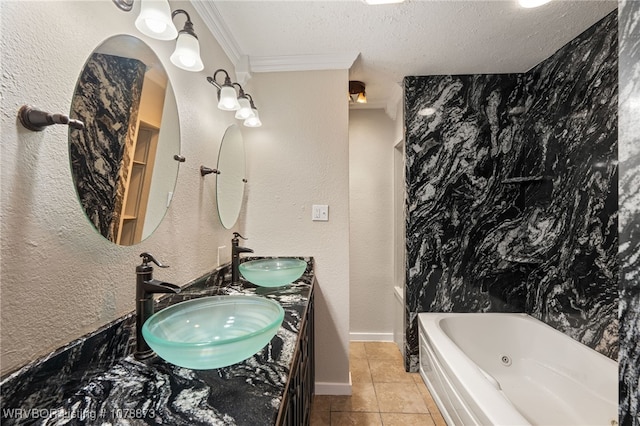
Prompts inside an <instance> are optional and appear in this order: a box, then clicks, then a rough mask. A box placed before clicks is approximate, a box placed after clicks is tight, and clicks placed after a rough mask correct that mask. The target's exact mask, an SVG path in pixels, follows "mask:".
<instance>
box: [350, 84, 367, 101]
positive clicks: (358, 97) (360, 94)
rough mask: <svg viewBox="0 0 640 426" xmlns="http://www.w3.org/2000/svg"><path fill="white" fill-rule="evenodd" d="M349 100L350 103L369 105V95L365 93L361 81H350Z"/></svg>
mask: <svg viewBox="0 0 640 426" xmlns="http://www.w3.org/2000/svg"><path fill="white" fill-rule="evenodd" d="M349 100H350V102H356V103H359V104H366V103H367V93H366V92H365V85H364V83H363V82H361V81H354V80H352V81H349Z"/></svg>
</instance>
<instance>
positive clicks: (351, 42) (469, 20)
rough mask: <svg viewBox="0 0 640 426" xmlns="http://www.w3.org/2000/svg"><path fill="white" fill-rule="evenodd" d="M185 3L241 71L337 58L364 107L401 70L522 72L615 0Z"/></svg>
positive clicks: (393, 85) (392, 91) (375, 103)
mask: <svg viewBox="0 0 640 426" xmlns="http://www.w3.org/2000/svg"><path fill="white" fill-rule="evenodd" d="M192 3H193V4H194V6H195V7H196V10H198V12H199V13H200V15H202V16H203V19H204V20H205V22H206V23H207V25H208V26H209V27H210V29H211V31H212V33H213V34H214V35H216V38H217V39H218V40H219V41H221V40H220V39H221V36H222V38H224V39H225V40H223V41H221V44H222V45H223V48H225V50H226V51H227V53H229V51H228V49H231V50H233V53H232V54H231V55H230V56H232V60H237V58H233V56H236V57H243V56H248V58H249V64H248V68H249V71H252V72H256V71H258V72H259V71H265V70H267V69H271V68H261V66H262V65H263V64H265V63H269V64H273V63H276V64H279V65H284V66H285V68H284V69H291V70H295V69H298V68H296V66H297V64H298V65H299V69H310V68H317V69H322V66H318V63H320V62H322V61H325V62H331V60H332V59H335V58H338V59H337V60H336V63H339V64H342V63H348V65H346V67H347V68H350V78H351V79H352V80H362V81H364V82H365V83H366V85H367V96H368V99H369V104H368V106H369V107H384V106H385V105H386V104H387V103H388V102H390V101H393V102H395V101H396V100H397V99H398V97H399V94H400V93H401V91H400V89H399V85H398V83H399V82H401V81H402V78H403V77H404V76H407V75H429V74H465V73H509V72H523V71H527V70H529V69H531V68H532V67H533V66H535V65H536V64H538V63H539V62H540V61H542V60H544V59H546V58H547V57H549V56H550V55H552V54H553V53H554V52H555V51H556V50H558V49H559V48H560V47H562V46H563V45H564V44H566V43H567V42H568V41H570V40H572V39H573V38H575V37H576V36H577V35H578V34H580V33H581V32H582V31H584V30H585V29H587V28H588V27H589V26H591V25H593V24H594V23H595V22H597V21H598V20H600V19H601V18H603V17H604V16H606V15H607V14H608V13H609V12H611V11H612V10H614V9H615V8H616V6H617V2H616V0H600V1H588V0H581V1H563V0H555V1H552V2H551V3H549V4H547V5H544V6H542V7H539V8H536V9H523V8H521V7H519V6H518V5H517V3H516V1H515V0H508V1H477V0H476V1H473V0H472V1H419V0H407V1H406V2H405V3H402V4H394V5H380V6H369V5H366V4H364V3H363V2H362V1H361V0H336V1H268V0H263V1H240V0H233V1H232V0H228V1H224V0H222V1H215V2H213V1H197V0H192ZM212 17H213V19H212ZM214 26H215V28H214ZM225 46H226V47H225ZM349 58H350V59H349ZM354 58H357V59H355V61H354V62H353V63H352V64H351V63H350V62H351V61H352V60H353V59H354ZM314 61H316V62H314ZM345 61H346V62H345ZM310 62H311V63H313V64H310ZM331 66H334V67H336V65H331ZM337 66H338V67H339V66H340V65H337ZM286 67H288V68H286ZM329 67H330V66H329ZM274 69H277V68H274Z"/></svg>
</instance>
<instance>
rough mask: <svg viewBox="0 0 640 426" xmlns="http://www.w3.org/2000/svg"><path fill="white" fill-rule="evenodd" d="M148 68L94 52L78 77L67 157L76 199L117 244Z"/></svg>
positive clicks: (72, 105) (99, 230)
mask: <svg viewBox="0 0 640 426" xmlns="http://www.w3.org/2000/svg"><path fill="white" fill-rule="evenodd" d="M145 72H146V66H145V64H144V63H143V62H141V61H139V60H137V59H131V58H123V57H119V56H113V55H106V54H102V53H94V54H93V55H91V57H90V58H89V60H88V61H87V63H86V64H85V67H84V69H83V71H82V74H81V75H80V78H79V79H78V83H77V86H76V92H75V95H74V97H73V101H72V104H71V116H72V117H73V118H77V119H79V120H81V121H82V122H84V123H85V128H84V130H70V133H69V135H70V137H69V158H70V162H71V173H72V175H73V180H74V182H75V184H76V189H77V193H78V198H79V200H80V204H81V205H82V207H83V209H84V211H85V213H86V215H87V217H88V218H89V220H90V221H91V223H93V225H94V226H95V228H96V229H97V230H98V232H99V233H100V234H102V236H103V237H105V238H107V239H108V240H110V241H116V237H117V235H118V229H117V228H118V225H119V222H120V220H119V219H120V211H121V210H122V203H123V198H124V192H125V187H124V183H125V182H127V174H128V172H129V167H128V164H130V162H131V155H133V153H132V152H131V151H132V150H131V147H132V146H133V144H134V141H135V139H134V136H135V130H136V121H137V117H138V110H139V106H140V96H141V94H142V84H143V83H144V74H145Z"/></svg>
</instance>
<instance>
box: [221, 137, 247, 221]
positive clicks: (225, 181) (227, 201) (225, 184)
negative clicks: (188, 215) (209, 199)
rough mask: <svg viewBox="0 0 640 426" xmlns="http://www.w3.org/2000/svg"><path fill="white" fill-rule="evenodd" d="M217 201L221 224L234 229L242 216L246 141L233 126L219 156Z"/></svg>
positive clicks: (224, 139)
mask: <svg viewBox="0 0 640 426" xmlns="http://www.w3.org/2000/svg"><path fill="white" fill-rule="evenodd" d="M218 172H219V174H218V175H217V178H216V199H217V202H218V216H219V217H220V223H222V226H224V227H225V228H227V229H231V228H233V226H234V225H235V224H236V221H237V220H238V216H239V215H240V208H241V207H242V199H243V197H244V185H245V182H246V180H245V158H244V141H243V139H242V133H240V128H239V127H238V126H237V125H235V124H233V125H231V126H229V127H228V128H227V130H226V131H225V132H224V137H223V138H222V142H221V143H220V153H219V154H218Z"/></svg>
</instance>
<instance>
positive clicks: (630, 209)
mask: <svg viewBox="0 0 640 426" xmlns="http://www.w3.org/2000/svg"><path fill="white" fill-rule="evenodd" d="M618 9H619V10H618V19H619V21H620V24H619V35H618V38H619V43H620V57H619V61H620V66H619V85H620V103H619V115H620V117H619V120H620V132H619V134H620V141H619V144H620V145H619V150H618V155H619V160H620V163H619V166H620V183H619V190H620V194H619V197H620V198H619V201H618V202H619V207H620V219H619V223H618V227H619V230H620V249H619V252H618V256H619V261H620V269H621V270H620V356H619V362H620V367H619V374H620V404H619V411H620V424H621V425H634V426H638V425H640V415H639V413H640V393H639V392H640V391H639V385H638V382H639V379H640V337H639V336H640V258H639V257H638V253H640V232H638V230H640V185H638V180H639V179H640V31H638V28H640V2H637V1H629V0H626V1H621V2H620V3H619V8H618Z"/></svg>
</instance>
